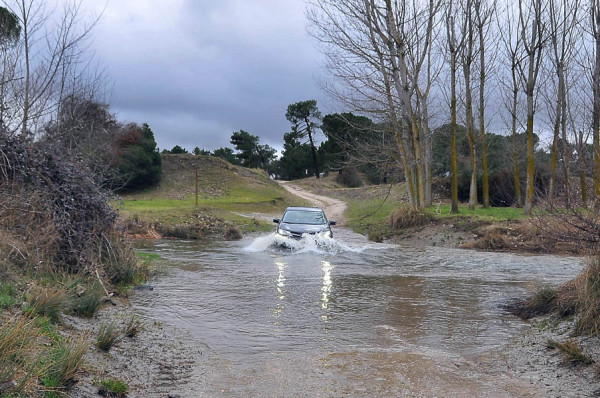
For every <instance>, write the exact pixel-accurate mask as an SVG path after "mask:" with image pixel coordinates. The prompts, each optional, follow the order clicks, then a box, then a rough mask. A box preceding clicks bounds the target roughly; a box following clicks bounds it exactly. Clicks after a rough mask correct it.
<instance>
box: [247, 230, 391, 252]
mask: <svg viewBox="0 0 600 398" xmlns="http://www.w3.org/2000/svg"><path fill="white" fill-rule="evenodd" d="M384 246H386V247H389V246H390V245H376V244H372V243H363V242H360V243H359V245H358V246H354V245H352V246H350V245H348V244H345V243H342V242H340V241H338V240H336V239H334V238H328V237H324V236H319V235H309V234H304V236H303V237H302V239H300V240H295V239H290V238H286V237H283V236H281V235H278V234H276V233H271V234H269V235H265V236H259V237H258V238H256V239H254V241H253V242H252V243H250V244H249V245H248V246H246V247H245V248H244V251H246V252H250V253H259V252H267V251H279V252H281V251H287V252H292V253H319V254H327V253H341V252H352V253H362V252H364V251H365V250H367V249H373V248H384Z"/></svg>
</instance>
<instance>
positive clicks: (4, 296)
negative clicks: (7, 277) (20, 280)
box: [0, 283, 17, 310]
mask: <svg viewBox="0 0 600 398" xmlns="http://www.w3.org/2000/svg"><path fill="white" fill-rule="evenodd" d="M16 295H17V289H16V288H15V286H14V285H12V284H8V283H7V284H3V285H0V310H2V309H4V308H8V307H12V306H13V305H15V304H16V303H17V299H16V298H15V296H16Z"/></svg>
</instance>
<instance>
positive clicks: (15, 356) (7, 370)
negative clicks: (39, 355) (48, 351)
mask: <svg viewBox="0 0 600 398" xmlns="http://www.w3.org/2000/svg"><path fill="white" fill-rule="evenodd" d="M39 337H40V332H39V329H38V328H37V327H35V325H34V322H33V321H32V320H31V319H27V318H24V317H21V318H13V319H10V320H8V321H7V322H5V323H4V324H3V325H1V326H0V385H5V386H6V387H4V391H0V395H2V394H5V393H10V394H12V395H14V396H21V395H27V392H28V391H29V390H30V389H31V388H33V385H34V383H35V381H36V376H37V372H38V371H39V369H38V367H36V366H35V364H36V355H35V347H36V344H37V343H36V342H37V340H38V339H39ZM12 395H11V396H12ZM2 396H5V395H2Z"/></svg>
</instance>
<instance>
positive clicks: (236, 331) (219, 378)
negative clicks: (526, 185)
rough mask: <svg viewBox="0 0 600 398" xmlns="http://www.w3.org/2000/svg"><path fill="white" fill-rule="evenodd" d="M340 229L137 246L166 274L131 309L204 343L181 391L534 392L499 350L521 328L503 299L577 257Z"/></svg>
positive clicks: (550, 278)
mask: <svg viewBox="0 0 600 398" xmlns="http://www.w3.org/2000/svg"><path fill="white" fill-rule="evenodd" d="M336 232H337V234H336V239H335V240H330V239H326V240H322V241H314V240H312V241H311V240H309V241H307V242H306V243H304V244H299V245H298V244H296V245H294V246H291V247H290V246H284V247H282V246H281V245H280V244H278V243H281V242H278V241H277V240H276V239H275V238H274V237H273V236H272V235H265V236H260V237H256V236H255V237H251V238H247V239H245V240H242V241H239V242H233V243H232V242H227V243H220V244H213V245H210V246H206V245H203V244H201V243H198V242H185V241H157V242H154V243H147V245H148V246H147V247H145V248H144V249H145V250H149V251H153V252H156V253H158V254H160V255H161V256H162V257H163V258H164V259H165V261H166V263H167V264H168V270H167V272H166V274H165V275H163V276H160V277H158V278H157V279H156V280H154V281H152V284H153V286H154V290H153V291H148V292H140V293H138V294H136V295H134V297H133V298H132V301H133V305H134V307H135V310H136V312H137V313H138V314H140V316H143V317H148V318H153V319H157V320H159V321H161V322H164V323H168V324H172V325H175V326H177V327H178V328H180V329H183V330H185V331H187V332H188V336H189V342H188V343H189V344H190V345H195V346H200V347H204V349H203V351H202V352H203V354H202V356H203V357H202V358H194V359H195V360H197V362H198V364H199V365H198V366H197V367H196V369H195V370H194V374H193V377H192V379H191V380H190V381H189V383H188V384H187V385H185V386H182V394H183V396H265V397H266V396H343V395H349V396H519V395H523V396H524V395H531V396H536V387H535V386H532V385H531V384H530V383H528V382H527V381H524V380H518V379H515V378H514V377H509V376H508V375H507V374H505V373H504V372H503V370H502V369H503V368H504V367H507V366H510V364H505V363H502V361H503V357H502V347H504V346H505V345H506V344H509V343H511V341H512V339H514V337H515V336H517V335H518V334H519V333H520V332H522V331H523V330H524V329H525V328H527V327H528V325H527V324H526V323H524V322H522V321H520V320H518V319H516V318H514V317H512V316H510V315H508V314H506V313H505V312H504V311H503V310H502V304H503V303H505V302H506V301H507V300H508V299H510V298H513V297H518V296H523V295H524V294H526V293H527V292H528V291H531V288H532V285H534V284H539V283H550V284H558V283H560V282H563V281H565V280H567V279H570V278H571V277H573V276H574V275H575V274H577V273H578V272H579V270H580V269H581V268H582V264H581V261H580V260H578V259H573V258H562V257H553V256H518V255H511V254H504V253H479V252H474V251H464V250H458V249H447V248H436V247H430V248H425V249H414V248H406V247H399V246H392V245H385V244H373V243H368V242H366V241H365V240H364V239H363V238H362V237H360V236H358V235H354V234H352V233H350V232H347V231H339V230H338V231H336ZM490 358H491V361H492V362H494V363H497V364H498V366H494V367H491V368H490V367H489V366H487V367H486V366H481V363H482V362H486V363H489V362H490Z"/></svg>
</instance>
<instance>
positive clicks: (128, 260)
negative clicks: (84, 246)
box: [98, 233, 149, 286]
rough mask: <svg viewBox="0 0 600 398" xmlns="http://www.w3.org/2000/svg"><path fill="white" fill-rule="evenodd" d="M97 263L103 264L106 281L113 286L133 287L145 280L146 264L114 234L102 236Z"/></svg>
mask: <svg viewBox="0 0 600 398" xmlns="http://www.w3.org/2000/svg"><path fill="white" fill-rule="evenodd" d="M99 246H100V247H101V255H100V258H99V259H98V261H99V262H101V263H102V264H104V275H105V277H106V279H107V280H108V281H109V282H110V283H112V284H115V285H122V286H126V285H133V284H135V283H139V282H141V281H143V280H146V279H147V278H148V275H149V268H148V263H146V262H143V261H140V260H139V258H138V257H136V255H135V253H134V251H133V250H132V248H131V247H130V246H129V245H128V244H126V243H125V242H124V241H122V239H121V238H120V236H119V235H118V234H116V233H114V234H111V235H110V236H103V241H102V243H100V244H99Z"/></svg>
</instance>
